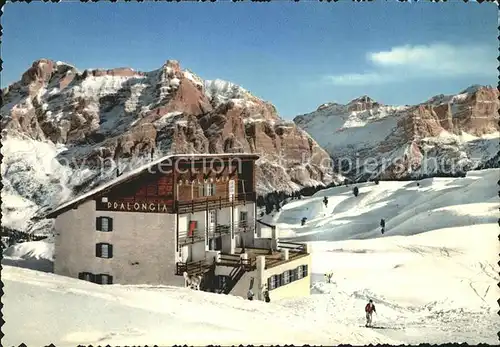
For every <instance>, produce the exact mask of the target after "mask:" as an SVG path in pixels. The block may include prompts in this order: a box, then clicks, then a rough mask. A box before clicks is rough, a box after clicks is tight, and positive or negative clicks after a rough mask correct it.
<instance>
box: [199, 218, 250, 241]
mask: <svg viewBox="0 0 500 347" xmlns="http://www.w3.org/2000/svg"><path fill="white" fill-rule="evenodd" d="M231 226H232V227H233V230H234V233H235V234H237V233H241V232H252V233H253V232H254V230H255V222H246V221H245V222H243V221H241V222H236V223H233V224H219V225H216V226H215V227H209V228H208V237H210V238H211V237H214V236H221V235H229V234H230V233H231Z"/></svg>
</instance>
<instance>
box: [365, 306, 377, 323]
mask: <svg viewBox="0 0 500 347" xmlns="http://www.w3.org/2000/svg"><path fill="white" fill-rule="evenodd" d="M373 312H377V311H376V310H375V305H374V304H373V300H372V299H370V302H369V303H367V304H366V306H365V313H366V325H365V327H368V326H371V325H372V315H373Z"/></svg>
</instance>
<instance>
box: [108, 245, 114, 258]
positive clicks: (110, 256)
mask: <svg viewBox="0 0 500 347" xmlns="http://www.w3.org/2000/svg"><path fill="white" fill-rule="evenodd" d="M108 258H113V245H110V244H108Z"/></svg>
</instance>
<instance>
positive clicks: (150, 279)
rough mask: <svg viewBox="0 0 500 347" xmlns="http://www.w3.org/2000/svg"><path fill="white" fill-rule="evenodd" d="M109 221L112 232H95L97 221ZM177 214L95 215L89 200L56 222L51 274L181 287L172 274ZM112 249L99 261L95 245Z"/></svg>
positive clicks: (134, 213)
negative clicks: (89, 275) (110, 254)
mask: <svg viewBox="0 0 500 347" xmlns="http://www.w3.org/2000/svg"><path fill="white" fill-rule="evenodd" d="M98 216H106V217H111V218H113V231H111V232H100V231H96V225H95V223H96V221H95V219H96V217H98ZM175 223H176V218H175V215H171V214H161V213H137V212H115V211H95V202H94V201H93V200H90V201H87V202H85V203H83V204H82V205H80V206H79V207H78V208H77V209H73V210H69V211H67V212H65V213H63V214H61V215H59V216H58V217H57V218H56V222H55V229H56V237H55V260H54V272H55V273H56V274H59V275H64V276H70V277H78V273H79V272H91V273H94V274H101V273H103V274H109V275H112V276H113V283H119V284H168V285H180V286H184V279H183V277H182V276H176V275H175V263H176V261H177V260H178V259H177V258H178V252H176V247H175V245H176V232H175V230H176V225H175ZM100 242H107V243H110V244H112V245H113V258H111V259H104V258H98V257H96V255H95V247H96V244H97V243H100Z"/></svg>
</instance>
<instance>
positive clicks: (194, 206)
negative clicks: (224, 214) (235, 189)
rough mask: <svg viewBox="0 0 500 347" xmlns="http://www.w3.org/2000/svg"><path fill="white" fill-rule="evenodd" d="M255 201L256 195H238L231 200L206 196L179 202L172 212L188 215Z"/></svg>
mask: <svg viewBox="0 0 500 347" xmlns="http://www.w3.org/2000/svg"><path fill="white" fill-rule="evenodd" d="M255 201H257V193H255V192H252V193H239V194H237V195H236V196H234V197H233V198H232V199H229V197H222V196H208V197H203V198H199V199H196V200H188V201H180V200H176V201H175V203H174V211H175V212H177V213H190V212H195V211H204V210H210V209H217V208H219V209H220V208H224V207H230V206H237V205H241V204H245V203H246V202H255Z"/></svg>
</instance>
